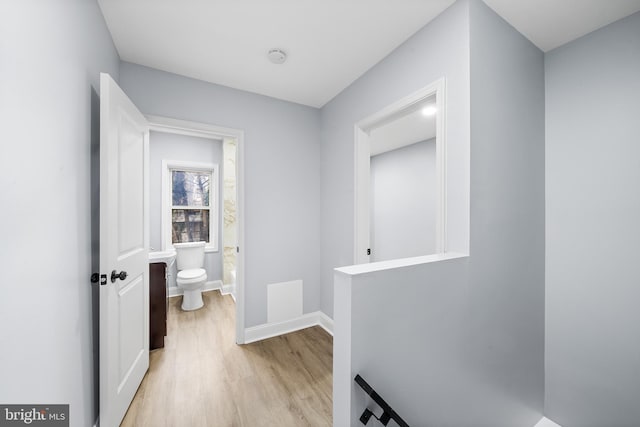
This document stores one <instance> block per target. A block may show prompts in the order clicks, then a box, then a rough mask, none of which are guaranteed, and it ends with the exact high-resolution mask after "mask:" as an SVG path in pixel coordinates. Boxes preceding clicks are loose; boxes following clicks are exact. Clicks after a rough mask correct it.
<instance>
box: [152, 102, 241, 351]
mask: <svg viewBox="0 0 640 427" xmlns="http://www.w3.org/2000/svg"><path fill="white" fill-rule="evenodd" d="M146 118H147V121H148V122H149V129H150V130H151V131H152V132H160V133H168V134H175V135H181V136H186V137H197V138H203V139H204V140H207V141H211V142H216V143H219V144H220V145H221V149H220V151H221V159H220V160H221V161H220V163H221V164H222V165H223V171H222V174H221V176H220V178H222V179H221V181H222V185H221V189H222V191H221V192H220V193H219V194H220V196H219V197H220V198H221V202H222V203H221V204H220V217H221V221H220V224H221V225H220V230H219V236H220V240H221V242H222V244H221V248H218V250H219V252H220V253H221V258H222V262H221V265H222V271H221V276H222V277H223V280H222V282H223V283H222V286H221V291H222V292H225V293H230V294H232V296H233V297H234V300H235V309H236V328H235V336H236V343H237V344H243V343H244V340H245V338H244V253H243V247H244V209H243V207H244V179H243V176H244V174H243V171H244V167H243V165H244V150H243V148H244V132H243V131H241V130H238V129H231V128H225V127H221V126H215V125H209V124H204V123H197V122H191V121H185V120H178V119H172V118H167V117H161V116H151V115H148V116H146ZM230 173H232V175H230ZM232 177H233V178H235V179H233V180H232V179H231V178H232Z"/></svg>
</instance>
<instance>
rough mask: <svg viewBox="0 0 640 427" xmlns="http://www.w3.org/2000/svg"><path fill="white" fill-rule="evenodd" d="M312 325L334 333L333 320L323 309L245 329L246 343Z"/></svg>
mask: <svg viewBox="0 0 640 427" xmlns="http://www.w3.org/2000/svg"><path fill="white" fill-rule="evenodd" d="M312 326H320V327H321V328H323V329H324V330H325V331H327V332H328V333H329V334H331V335H333V320H331V318H329V316H327V315H326V314H324V313H323V312H321V311H314V312H313V313H307V314H303V315H302V316H300V317H296V318H294V319H289V320H285V321H283V322H276V323H264V324H262V325H257V326H252V327H250V328H247V329H245V333H244V338H245V342H244V343H245V344H249V343H252V342H256V341H262V340H266V339H268V338H273V337H277V336H279V335H285V334H288V333H291V332H295V331H299V330H301V329H306V328H310V327H312Z"/></svg>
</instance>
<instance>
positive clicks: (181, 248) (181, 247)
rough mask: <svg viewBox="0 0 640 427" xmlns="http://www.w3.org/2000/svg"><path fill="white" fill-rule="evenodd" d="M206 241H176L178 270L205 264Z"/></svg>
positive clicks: (200, 266) (174, 245) (199, 266)
mask: <svg viewBox="0 0 640 427" xmlns="http://www.w3.org/2000/svg"><path fill="white" fill-rule="evenodd" d="M206 244H207V243H206V242H189V243H174V244H173V247H174V248H175V249H176V262H177V264H178V271H180V270H189V269H191V268H202V267H203V266H204V246H205V245H206Z"/></svg>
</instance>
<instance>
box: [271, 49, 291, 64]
mask: <svg viewBox="0 0 640 427" xmlns="http://www.w3.org/2000/svg"><path fill="white" fill-rule="evenodd" d="M267 56H268V57H269V61H271V62H273V63H274V64H283V63H284V61H286V60H287V54H286V53H285V51H284V50H282V49H270V50H269V53H268V54H267Z"/></svg>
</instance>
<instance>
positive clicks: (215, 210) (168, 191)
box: [161, 159, 222, 252]
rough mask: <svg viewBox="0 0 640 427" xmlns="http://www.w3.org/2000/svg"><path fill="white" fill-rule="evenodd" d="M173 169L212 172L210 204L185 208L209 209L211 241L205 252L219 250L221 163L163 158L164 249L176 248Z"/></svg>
mask: <svg viewBox="0 0 640 427" xmlns="http://www.w3.org/2000/svg"><path fill="white" fill-rule="evenodd" d="M172 170H184V171H194V172H208V173H210V174H211V184H210V185H209V200H210V203H209V206H208V207H202V206H184V209H207V210H208V211H209V243H207V246H206V247H205V252H218V250H219V249H218V240H220V236H221V234H222V233H221V231H220V217H219V213H220V209H219V206H220V200H219V197H220V191H219V189H220V165H219V164H218V163H199V162H189V161H182V160H171V159H163V160H162V200H161V204H162V218H161V224H162V225H161V226H162V233H161V244H162V250H163V251H172V250H175V249H174V247H173V243H172V241H171V210H172V209H174V208H175V206H173V204H172V203H171V199H172V190H173V185H172V182H171V179H172V178H171V177H172V175H171V173H170V172H171V171H172ZM213 201H214V202H213Z"/></svg>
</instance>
